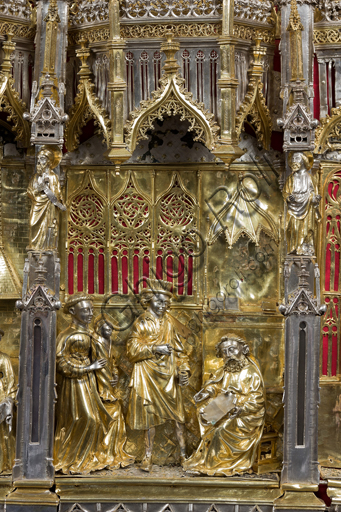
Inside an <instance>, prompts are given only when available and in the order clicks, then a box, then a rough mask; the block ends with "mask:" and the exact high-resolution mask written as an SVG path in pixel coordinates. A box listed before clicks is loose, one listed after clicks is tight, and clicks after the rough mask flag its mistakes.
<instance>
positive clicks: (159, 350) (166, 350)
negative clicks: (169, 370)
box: [153, 343, 173, 356]
mask: <svg viewBox="0 0 341 512" xmlns="http://www.w3.org/2000/svg"><path fill="white" fill-rule="evenodd" d="M172 350H173V349H172V346H171V345H170V344H169V343H167V344H166V345H155V347H154V348H153V352H154V354H162V355H164V356H170V355H171V353H172Z"/></svg>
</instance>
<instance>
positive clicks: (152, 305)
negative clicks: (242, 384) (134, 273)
mask: <svg viewBox="0 0 341 512" xmlns="http://www.w3.org/2000/svg"><path fill="white" fill-rule="evenodd" d="M147 284H148V287H147V288H144V289H143V290H142V292H141V304H142V306H143V308H144V309H145V312H144V313H142V314H141V315H140V316H139V317H138V318H137V319H136V320H135V322H134V325H133V328H132V333H131V335H130V337H129V340H128V343H127V355H128V358H129V360H130V361H131V362H132V363H134V368H133V371H132V376H131V381H130V384H129V386H130V399H129V406H128V414H127V423H128V425H129V426H130V428H131V429H133V430H144V431H145V457H144V459H143V461H142V465H141V469H142V470H144V471H150V470H151V468H152V452H153V446H154V437H155V427H157V426H158V425H163V424H164V423H165V422H166V421H168V420H172V421H174V422H175V430H176V435H177V439H178V443H179V446H180V458H181V462H184V460H185V457H186V444H185V413H184V406H183V399H182V392H181V387H182V386H187V385H188V383H189V377H190V375H191V372H190V365H189V360H188V356H187V353H186V350H185V348H184V345H183V336H182V335H181V326H182V324H180V322H178V321H177V320H176V319H174V318H173V317H172V316H171V315H170V314H169V313H168V309H169V307H170V303H171V297H172V293H171V291H170V288H171V284H170V283H167V282H165V281H161V280H156V279H147ZM181 338H182V339H181Z"/></svg>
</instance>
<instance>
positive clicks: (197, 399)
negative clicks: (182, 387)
mask: <svg viewBox="0 0 341 512" xmlns="http://www.w3.org/2000/svg"><path fill="white" fill-rule="evenodd" d="M209 397H210V394H209V393H207V391H199V393H197V394H196V395H194V397H193V398H194V401H195V402H196V403H199V402H202V401H203V400H206V398H209Z"/></svg>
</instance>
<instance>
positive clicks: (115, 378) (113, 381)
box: [110, 373, 118, 388]
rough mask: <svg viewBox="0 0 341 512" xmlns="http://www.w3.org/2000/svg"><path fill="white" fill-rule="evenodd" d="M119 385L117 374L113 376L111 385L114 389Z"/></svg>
mask: <svg viewBox="0 0 341 512" xmlns="http://www.w3.org/2000/svg"><path fill="white" fill-rule="evenodd" d="M117 383H118V375H117V373H114V375H113V376H112V380H111V381H110V384H111V385H112V387H113V388H114V387H115V386H116V384H117Z"/></svg>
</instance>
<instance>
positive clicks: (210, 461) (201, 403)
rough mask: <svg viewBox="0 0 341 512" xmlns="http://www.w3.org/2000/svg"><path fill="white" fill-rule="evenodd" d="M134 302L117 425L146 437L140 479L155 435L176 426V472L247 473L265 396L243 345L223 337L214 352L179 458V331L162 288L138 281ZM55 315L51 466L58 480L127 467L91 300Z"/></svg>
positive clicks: (109, 367) (113, 379) (111, 373)
mask: <svg viewBox="0 0 341 512" xmlns="http://www.w3.org/2000/svg"><path fill="white" fill-rule="evenodd" d="M147 285H148V286H147V288H144V289H143V291H142V294H141V304H142V306H143V307H144V309H145V311H144V312H143V313H142V314H141V315H140V316H139V317H138V318H137V319H136V320H135V322H134V325H133V328H132V332H131V334H130V336H129V339H128V341H127V347H126V350H127V357H128V359H129V360H130V361H131V363H133V370H132V375H131V380H130V383H129V387H130V395H129V405H128V411H127V416H126V422H127V424H128V425H129V427H130V428H131V429H133V430H143V431H144V432H145V456H144V458H143V460H142V463H141V464H140V469H141V470H143V471H150V470H151V468H152V453H153V445H154V438H155V428H156V427H157V426H158V425H162V424H164V423H165V422H166V421H169V420H171V421H173V422H174V423H175V432H176V436H177V439H178V443H179V447H180V462H181V465H182V467H183V468H184V470H186V471H188V472H190V473H195V474H196V473H197V474H201V473H202V474H207V475H232V474H235V473H242V472H244V471H247V470H249V469H250V467H251V466H252V464H253V462H254V459H255V455H256V448H257V445H258V443H259V441H260V438H261V436H262V432H263V427H264V416H265V390H264V384H263V379H262V375H261V372H260V369H259V366H258V364H257V362H256V361H255V360H254V359H253V358H252V357H251V356H250V355H249V348H248V346H247V344H246V343H245V342H244V340H242V339H240V338H236V337H231V336H224V337H223V338H222V339H221V340H220V341H219V343H218V344H217V356H218V357H221V358H222V359H223V365H222V367H221V368H220V369H219V370H218V371H217V372H216V373H215V374H213V375H211V376H210V378H209V380H208V381H207V382H206V383H205V385H204V387H203V389H202V390H200V391H199V392H198V393H197V394H196V395H195V396H194V400H195V402H196V403H197V405H198V421H199V426H200V434H201V441H200V444H199V446H198V448H197V450H196V451H195V452H194V453H193V454H192V456H191V457H189V458H186V430H185V411H184V405H183V398H182V389H181V388H182V387H184V386H187V385H188V383H189V379H190V376H191V370H190V367H191V364H190V360H189V357H188V355H187V353H186V349H185V339H184V338H183V336H182V334H181V328H180V329H179V326H181V324H179V322H178V321H177V320H175V319H174V318H173V317H172V316H171V315H170V314H169V313H168V310H169V307H170V302H171V297H172V294H171V292H170V288H169V287H170V283H166V282H164V281H158V280H152V279H149V280H147ZM64 312H65V313H68V314H70V315H71V317H72V322H71V324H70V326H69V327H68V328H67V329H66V330H64V331H63V332H62V333H60V335H59V336H58V340H57V383H58V401H57V410H56V434H55V466H56V470H61V471H62V472H63V473H65V474H68V473H83V474H84V473H85V474H86V473H89V472H90V471H95V470H99V469H104V468H109V469H116V468H119V467H125V466H128V465H130V464H132V463H133V462H134V457H133V456H132V455H130V454H128V453H126V451H125V442H126V427H125V420H124V417H123V413H122V410H121V405H120V402H119V400H118V399H117V398H116V396H115V386H116V384H117V382H118V371H117V366H116V362H115V360H114V357H113V354H112V353H111V352H112V349H111V346H112V345H111V335H112V331H113V325H112V324H111V323H110V321H109V320H108V318H107V317H105V316H103V315H101V316H99V317H98V318H96V319H95V322H94V332H92V331H91V330H90V329H89V324H90V323H91V321H92V318H93V305H92V302H91V298H90V297H89V296H87V295H84V294H76V295H74V296H71V297H70V298H69V300H68V301H67V302H66V304H65V307H64Z"/></svg>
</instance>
